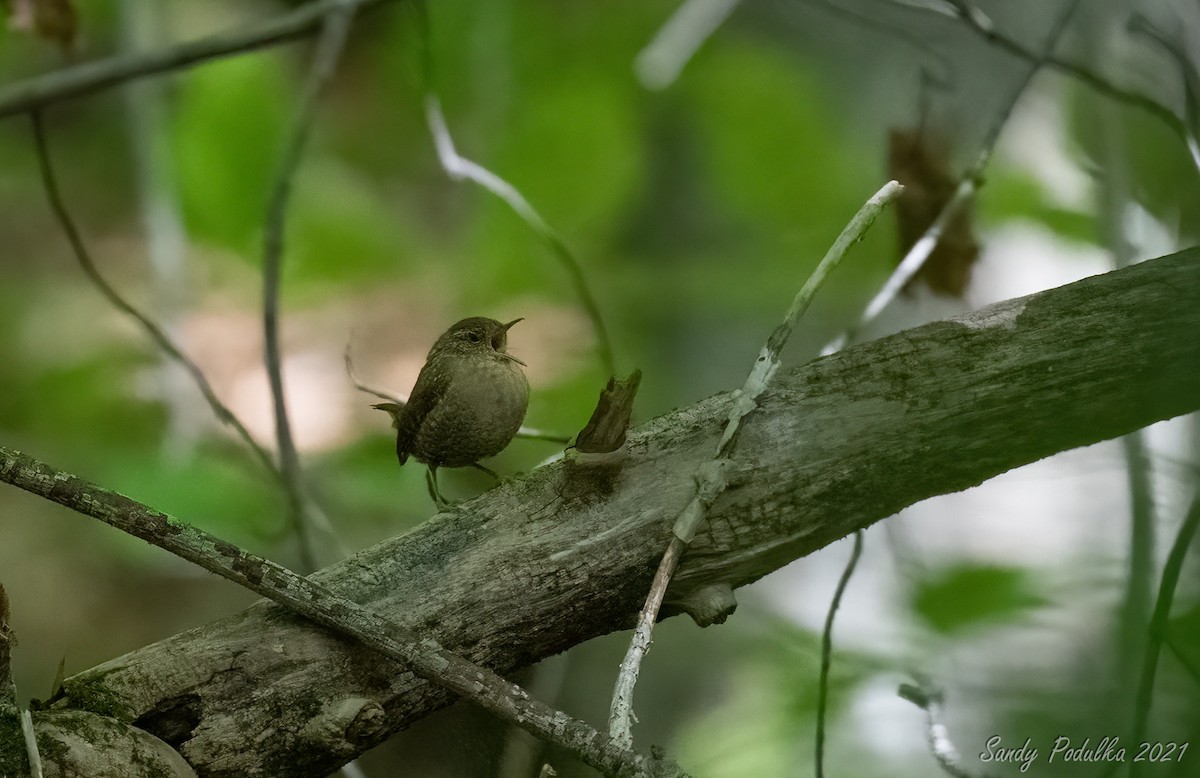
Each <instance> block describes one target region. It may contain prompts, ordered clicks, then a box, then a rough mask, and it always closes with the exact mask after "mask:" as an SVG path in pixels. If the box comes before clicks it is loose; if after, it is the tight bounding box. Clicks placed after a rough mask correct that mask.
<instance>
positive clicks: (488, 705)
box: [0, 446, 679, 776]
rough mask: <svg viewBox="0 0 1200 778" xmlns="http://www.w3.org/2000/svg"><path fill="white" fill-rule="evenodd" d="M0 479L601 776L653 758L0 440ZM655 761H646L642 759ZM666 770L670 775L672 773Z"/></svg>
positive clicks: (274, 568) (299, 580)
mask: <svg viewBox="0 0 1200 778" xmlns="http://www.w3.org/2000/svg"><path fill="white" fill-rule="evenodd" d="M0 481H3V482H6V483H9V484H12V485H13V486H16V487H18V488H20V489H24V490H25V491H28V492H30V493H32V494H36V495H38V496H40V497H44V498H46V499H48V500H51V501H53V502H56V503H58V504H59V505H63V506H66V507H67V508H70V509H72V510H74V511H76V512H78V513H81V514H84V515H86V516H91V517H93V518H96V519H99V520H100V521H103V522H104V523H106V524H108V525H110V526H112V527H115V528H117V529H119V530H121V531H122V532H126V533H128V534H131V535H134V536H136V537H139V538H141V539H143V540H145V541H147V542H148V543H151V544H153V545H155V546H158V547H159V548H162V549H165V550H167V551H169V552H171V553H172V554H175V555H176V556H179V557H181V558H183V559H185V560H187V561H189V562H192V563H193V564H196V565H199V566H200V567H203V568H204V569H205V570H208V571H210V572H212V573H216V574H217V575H219V576H221V577H223V578H226V579H228V580H230V581H233V582H234V583H237V584H240V585H241V586H244V587H245V588H247V589H250V590H251V591H253V592H256V593H257V594H260V595H262V596H264V597H267V598H268V599H270V600H273V601H275V602H277V603H279V604H280V605H282V606H284V607H285V608H288V609H290V610H292V611H295V612H296V613H299V614H301V615H302V616H304V617H305V618H308V619H310V620H311V621H314V622H316V623H317V624H320V625H322V626H324V627H328V628H329V629H331V630H333V631H335V632H338V633H341V634H343V635H348V636H350V637H353V638H356V639H358V640H359V641H361V642H362V643H363V644H364V645H366V646H368V647H370V648H372V649H374V650H375V651H377V652H379V653H380V654H382V655H383V656H386V657H387V658H389V659H392V660H394V661H396V662H400V663H403V664H404V665H405V666H407V667H409V668H411V669H412V671H413V672H415V673H417V674H418V675H420V676H421V677H423V678H426V679H428V680H430V681H432V682H434V683H436V684H438V685H440V686H443V687H444V688H446V689H449V690H450V691H452V692H454V693H455V694H458V695H459V696H461V697H463V698H465V699H467V700H469V701H470V702H472V703H474V704H477V705H479V706H480V707H482V708H484V709H485V710H487V711H489V712H490V713H492V714H494V715H496V716H497V717H499V718H501V719H503V720H504V721H508V722H512V723H515V724H517V725H518V726H520V727H522V728H524V729H526V730H528V731H529V732H531V733H532V734H534V735H535V736H537V737H539V738H542V739H544V740H546V741H548V742H551V743H554V744H556V745H558V746H561V747H562V748H564V749H566V750H568V751H570V752H571V753H572V754H574V755H576V756H577V757H579V758H580V759H581V760H582V761H583V762H584V763H586V764H588V765H590V766H592V767H595V768H596V769H598V770H601V771H603V772H605V773H606V774H618V773H620V774H622V775H636V776H641V775H647V774H649V772H650V770H651V769H652V767H654V768H655V769H659V770H661V771H663V773H664V774H667V773H668V772H669V771H668V767H667V766H666V765H665V764H664V763H662V762H661V761H657V762H655V761H654V760H648V759H645V758H643V757H642V756H640V755H638V754H636V753H634V752H633V751H632V750H631V749H626V748H622V747H620V746H618V745H617V744H614V743H612V742H611V741H610V740H609V739H608V738H606V737H605V736H604V735H603V734H602V733H600V732H598V731H597V730H595V729H593V728H592V727H591V726H589V725H587V724H586V723H584V722H582V721H578V720H576V719H572V718H570V717H568V716H567V715H566V714H565V713H562V712H561V711H557V710H555V709H554V708H551V707H550V706H549V705H546V704H545V703H542V702H540V701H538V700H535V699H533V698H531V697H530V696H529V695H528V694H527V693H526V692H525V691H524V690H523V689H521V687H519V686H517V685H516V684H513V683H510V682H509V681H506V680H504V679H503V678H501V677H500V676H499V675H497V674H496V673H494V672H492V671H491V670H488V669H487V668H484V667H481V666H479V665H476V664H474V663H473V662H470V661H468V660H466V659H463V658H462V657H460V656H458V655H457V654H454V653H451V652H450V651H447V650H446V649H444V648H442V646H441V645H440V644H438V643H437V641H435V640H434V639H433V638H431V637H427V636H425V637H423V636H421V635H419V634H417V633H415V632H413V631H411V630H409V629H407V628H405V627H402V626H400V625H399V624H396V623H395V622H393V621H391V620H390V619H386V618H384V617H382V616H380V615H378V614H376V613H375V612H373V611H371V610H369V609H367V608H364V607H363V606H361V605H358V604H357V603H355V602H352V601H350V600H348V599H345V598H342V597H339V596H338V595H336V594H334V593H333V592H332V591H331V590H329V589H328V588H327V587H325V586H324V585H322V584H320V583H317V582H316V581H314V580H311V579H309V578H306V577H304V576H301V575H298V574H297V573H294V572H292V571H291V570H288V569H287V568H285V567H283V566H282V565H279V564H276V563H275V562H272V561H270V560H267V559H263V558H262V557H259V556H256V555H254V554H251V553H249V552H247V551H244V550H243V549H241V548H238V547H237V546H234V545H233V544H231V543H227V542H225V541H223V540H221V539H220V538H217V537H215V536H213V535H209V534H208V533H206V532H203V531H201V530H199V529H196V528H195V527H192V526H191V525H188V524H185V523H184V522H182V521H180V520H179V519H176V518H174V517H172V516H168V515H167V514H165V513H162V512H160V511H157V510H155V509H153V508H150V507H149V506H146V505H143V504H142V503H139V502H137V501H136V500H132V499H130V498H128V497H125V496H123V495H120V494H117V493H116V492H113V491H110V490H108V489H105V488H103V487H101V486H97V485H95V484H92V483H89V482H87V481H85V480H83V479H81V478H79V477H77V476H75V475H72V474H70V473H65V472H62V471H58V470H55V469H53V468H51V467H49V466H48V465H46V464H44V463H42V462H39V461H38V460H36V459H34V458H33V457H30V456H28V455H25V454H22V453H20V452H17V451H14V450H12V449H9V448H6V447H4V446H0ZM652 762H654V764H653V765H652V764H651V763H652ZM669 774H676V775H677V774H679V773H678V771H673V772H669Z"/></svg>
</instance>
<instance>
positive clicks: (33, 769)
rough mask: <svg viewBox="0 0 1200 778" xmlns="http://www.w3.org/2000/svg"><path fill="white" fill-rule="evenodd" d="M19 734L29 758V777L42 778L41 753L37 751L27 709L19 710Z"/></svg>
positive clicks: (31, 717) (35, 738)
mask: <svg viewBox="0 0 1200 778" xmlns="http://www.w3.org/2000/svg"><path fill="white" fill-rule="evenodd" d="M21 736H22V737H23V738H24V739H25V755H26V756H27V757H28V758H29V778H42V754H41V752H39V751H38V744H37V733H36V732H34V731H33V715H32V714H31V713H30V712H29V710H28V709H25V710H23V711H21Z"/></svg>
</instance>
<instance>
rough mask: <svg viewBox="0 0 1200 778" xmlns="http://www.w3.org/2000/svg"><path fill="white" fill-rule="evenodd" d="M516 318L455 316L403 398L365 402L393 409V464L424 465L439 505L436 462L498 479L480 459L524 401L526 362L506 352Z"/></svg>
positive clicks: (511, 427) (505, 439)
mask: <svg viewBox="0 0 1200 778" xmlns="http://www.w3.org/2000/svg"><path fill="white" fill-rule="evenodd" d="M519 321H521V320H520V319H515V320H513V321H510V322H509V323H508V324H501V323H500V322H498V321H496V320H495V319H487V318H483V317H481V316H475V317H472V318H470V319H463V320H462V321H460V322H457V323H456V324H454V325H452V326H451V327H450V329H448V330H446V331H445V332H444V333H442V336H441V337H440V338H438V339H437V342H436V343H434V344H433V348H431V349H430V350H429V356H428V357H426V359H425V366H424V367H422V368H421V372H420V374H419V375H418V376H417V383H416V385H415V386H413V390H412V394H410V395H409V397H408V402H407V403H406V404H404V405H398V404H396V403H380V404H378V405H374V406H372V407H374V408H379V409H380V410H384V411H387V412H388V413H390V414H391V415H392V419H393V422H394V423H395V427H396V456H397V457H399V458H400V464H402V465H403V464H404V463H405V462H406V461H407V460H408V458H409V457H410V456H411V457H413V458H414V459H416V460H417V461H418V462H423V463H424V464H426V465H428V466H429V472H428V474H427V476H426V482H427V484H428V486H429V494H430V496H432V497H433V501H434V502H435V503H436V504H437V505H438V507H445V506H446V505H448V504H449V502H448V501H447V500H445V499H444V498H443V497H442V495H441V492H440V491H439V490H438V483H437V470H438V468H439V467H468V466H469V467H474V468H477V469H479V470H482V471H484V472H485V473H488V474H490V475H492V476H493V477H494V478H497V479H499V476H497V475H496V474H495V473H494V472H492V471H491V470H489V469H488V468H486V467H484V466H483V465H481V464H479V460H480V459H484V458H486V457H490V456H494V455H496V454H498V453H500V451H501V450H502V449H503V448H504V447H505V446H507V445H508V444H509V442H510V441H511V440H512V439H513V436H514V435H516V434H517V430H518V429H520V428H521V422H522V421H524V419H525V410H526V408H528V407H529V381H528V379H526V378H525V373H524V371H523V370H521V367H520V366H522V365H524V364H525V363H524V362H522V361H521V360H519V359H517V358H516V357H514V356H513V355H512V354H509V353H508V330H509V328H510V327H512V326H513V325H514V324H516V323H517V322H519Z"/></svg>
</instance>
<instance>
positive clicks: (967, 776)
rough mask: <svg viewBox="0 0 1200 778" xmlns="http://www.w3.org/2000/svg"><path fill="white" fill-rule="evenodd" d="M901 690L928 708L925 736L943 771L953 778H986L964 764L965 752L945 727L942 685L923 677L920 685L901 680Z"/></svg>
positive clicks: (907, 696) (906, 695)
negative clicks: (956, 744) (955, 743)
mask: <svg viewBox="0 0 1200 778" xmlns="http://www.w3.org/2000/svg"><path fill="white" fill-rule="evenodd" d="M899 694H900V696H901V697H903V698H904V699H906V700H908V701H909V702H911V703H912V704H913V705H916V706H917V707H918V708H920V709H921V710H923V711H925V736H926V738H927V739H928V740H929V750H930V752H931V753H932V754H933V758H934V759H936V760H937V763H938V765H939V766H940V767H941V768H942V770H943V771H945V772H946V773H947V774H948V775H952V776H954V778H987V776H982V775H981V776H978V777H977V776H975V775H974V774H972V773H971V772H970V771H969V770H967V768H965V767H963V766H962V756H960V755H959V753H958V749H957V748H956V747H955V746H954V741H953V740H951V739H950V731H949V730H948V729H947V728H946V722H945V719H944V713H943V710H942V691H941V689H936V688H934V687H932V686H931V685H930V684H929V682H928V681H927V680H924V679H922V680H921V681H920V685H913V684H907V683H906V684H902V685H901V686H900V690H899Z"/></svg>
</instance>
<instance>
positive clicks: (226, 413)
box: [29, 110, 280, 478]
mask: <svg viewBox="0 0 1200 778" xmlns="http://www.w3.org/2000/svg"><path fill="white" fill-rule="evenodd" d="M29 116H30V119H31V120H32V122H33V139H34V145H35V147H36V149H37V156H38V166H39V169H40V170H41V176H42V184H43V186H44V188H45V190H46V198H47V199H48V200H49V202H50V208H51V210H52V211H53V212H54V215H55V218H57V220H58V223H59V225H60V226H61V227H62V229H63V232H64V233H66V236H67V241H68V242H69V243H70V244H71V249H72V251H73V252H74V254H75V259H76V260H77V261H78V262H79V265H80V267H82V268H83V272H84V273H86V274H87V276H88V278H89V279H91V281H92V283H93V284H95V286H96V288H97V289H99V290H100V293H101V294H103V295H104V297H105V298H107V299H108V301H109V302H110V303H112V304H113V306H114V307H115V308H117V309H118V310H120V311H122V312H123V313H125V314H126V315H128V316H129V317H130V318H132V319H134V320H135V321H136V322H137V323H138V324H139V325H140V326H141V328H142V329H143V330H145V331H146V333H147V334H148V335H149V336H150V337H151V339H152V340H153V341H154V342H155V344H156V345H157V346H158V347H159V348H160V349H161V350H162V351H163V352H164V353H165V354H167V355H168V356H169V357H171V358H172V359H174V360H175V361H176V362H178V363H179V364H180V365H181V366H182V367H183V368H184V369H185V370H186V371H187V372H188V375H189V376H191V378H192V381H194V382H195V384H196V387H197V388H198V389H199V390H200V393H201V394H202V395H204V399H205V401H206V402H207V403H208V406H209V407H210V408H212V412H213V414H214V415H215V416H216V417H217V418H218V419H219V420H221V421H222V422H224V423H225V424H228V425H229V426H230V427H232V428H233V429H234V431H235V432H236V433H237V435H238V437H239V438H241V440H242V442H243V443H245V444H246V446H247V447H248V448H249V449H250V450H251V451H253V452H254V455H255V457H256V458H257V459H258V460H259V462H261V463H262V465H263V467H264V468H266V470H267V472H269V473H271V475H272V476H273V477H275V478H279V477H280V475H279V472H278V471H277V470H276V468H275V463H274V462H273V461H272V460H271V455H270V454H269V453H267V451H266V449H264V448H263V447H262V446H260V445H259V444H258V442H257V441H255V440H254V438H253V436H251V434H250V431H249V430H248V429H246V425H244V424H242V422H241V420H240V419H238V417H237V416H236V415H234V413H233V411H231V410H230V409H229V407H228V406H226V405H225V404H224V403H223V402H221V400H220V398H218V397H217V395H216V392H215V391H213V388H212V385H211V384H210V383H209V382H208V378H207V377H206V376H205V375H204V371H202V370H201V369H200V366H199V365H197V364H196V363H195V362H193V361H192V360H191V359H190V358H188V356H187V355H185V354H184V353H183V352H182V351H181V350H180V349H179V347H178V346H176V345H175V343H174V341H172V340H171V337H170V336H169V335H167V333H166V331H164V330H163V328H162V327H160V326H159V325H158V323H157V322H155V321H154V320H153V319H151V318H150V317H149V316H147V315H146V314H144V313H142V312H141V311H140V310H138V309H137V308H136V307H134V306H133V304H132V303H130V302H129V301H128V300H126V299H125V298H124V297H122V296H121V294H120V292H118V291H117V290H116V289H115V288H114V287H113V286H112V284H110V283H108V281H107V280H106V279H105V278H104V276H103V275H101V273H100V269H99V268H97V267H96V263H95V262H94V261H92V256H91V254H90V253H89V252H88V250H87V246H86V245H85V244H84V242H83V237H82V235H81V234H80V232H79V228H78V227H77V226H76V224H75V220H74V219H73V218H72V217H71V214H70V212H69V211H68V210H67V206H66V203H65V202H64V201H63V197H62V193H61V192H60V191H59V188H58V178H57V176H56V175H55V173H54V167H53V165H52V163H51V161H50V148H49V142H48V140H47V138H46V129H45V127H44V125H43V121H42V115H41V112H40V111H36V110H35V111H31V112H30V114H29Z"/></svg>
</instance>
